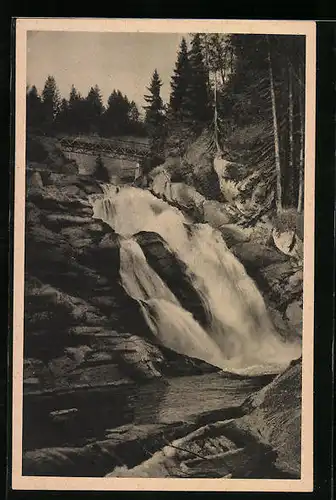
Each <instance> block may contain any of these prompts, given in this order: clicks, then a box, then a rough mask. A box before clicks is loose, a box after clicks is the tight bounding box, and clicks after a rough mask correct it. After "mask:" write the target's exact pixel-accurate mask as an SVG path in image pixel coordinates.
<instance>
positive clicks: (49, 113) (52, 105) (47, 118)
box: [42, 75, 60, 133]
mask: <svg viewBox="0 0 336 500" xmlns="http://www.w3.org/2000/svg"><path fill="white" fill-rule="evenodd" d="M42 103H43V114H44V126H45V128H46V131H47V132H49V133H50V132H52V128H53V123H54V121H55V119H56V116H57V114H58V112H59V107H60V94H59V90H58V88H57V85H56V81H55V78H54V77H53V76H51V75H49V76H48V77H47V79H46V82H45V84H44V88H43V91H42Z"/></svg>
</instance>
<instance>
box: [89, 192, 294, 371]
mask: <svg viewBox="0 0 336 500" xmlns="http://www.w3.org/2000/svg"><path fill="white" fill-rule="evenodd" d="M92 203H93V207H94V217H95V218H99V219H102V220H104V221H105V222H106V223H108V224H109V225H110V226H111V227H113V229H114V230H115V231H116V232H117V233H118V234H120V236H121V248H120V276H121V280H122V283H123V286H124V288H125V290H126V291H127V293H128V294H129V295H130V296H132V297H133V298H135V299H136V300H138V301H139V303H140V304H141V308H142V311H143V314H144V317H145V318H146V321H147V322H148V324H149V326H150V328H151V330H152V332H153V333H154V334H155V335H156V336H157V337H158V338H159V339H160V341H161V342H162V343H163V344H164V345H166V346H167V347H170V348H172V349H175V350H176V351H177V352H180V353H182V354H186V355H189V356H193V357H197V358H200V359H203V360H205V361H207V362H210V363H212V364H214V365H216V366H220V367H221V368H223V369H226V370H232V371H247V372H250V373H251V372H253V371H259V372H266V371H279V370H281V369H283V368H284V366H286V365H287V364H288V362H289V361H290V360H292V359H294V358H297V357H298V356H300V351H301V347H300V345H299V344H295V343H289V342H287V343H286V342H284V341H283V340H282V339H281V338H280V337H279V336H278V334H277V332H276V331H275V329H274V327H273V324H272V322H271V321H270V318H269V316H268V313H267V310H266V306H265V303H264V300H263V298H262V296H261V294H260V292H259V290H258V288H257V287H256V285H255V283H254V282H253V280H252V279H251V278H250V277H249V276H248V274H247V273H246V271H245V269H244V267H243V266H242V264H241V263H240V262H239V261H238V260H237V259H236V258H235V256H234V255H233V254H232V253H231V251H230V250H229V249H228V248H227V246H226V244H225V242H224V241H223V239H222V237H221V235H220V233H219V232H218V231H216V230H214V229H213V228H211V227H210V226H209V225H208V224H192V225H189V224H188V223H187V220H186V219H185V217H184V215H183V214H182V213H181V212H180V211H179V210H178V209H176V208H173V207H171V206H170V205H169V204H167V203H165V202H163V201H161V200H159V199H157V198H155V196H153V195H152V194H151V193H150V192H148V191H144V190H141V189H138V188H134V187H123V188H121V189H120V191H118V192H117V188H116V187H115V186H112V185H105V186H104V195H103V196H101V197H96V198H95V199H94V200H92ZM139 231H153V232H156V233H158V234H160V235H161V237H162V238H163V239H164V240H165V241H166V242H167V244H168V246H169V247H170V249H171V250H172V251H173V252H174V253H175V254H176V255H177V256H178V257H179V259H180V260H181V261H183V262H184V263H185V265H186V268H187V270H188V272H189V275H190V279H191V280H192V283H193V286H194V288H195V289H196V290H197V292H198V293H199V295H200V296H201V297H202V299H203V302H204V303H205V304H206V306H207V311H208V315H209V318H208V319H209V325H208V328H206V331H205V330H204V329H203V328H202V327H201V326H200V325H199V324H198V323H197V322H196V320H195V319H194V318H193V316H192V314H191V313H190V312H188V311H186V310H184V309H183V308H182V307H181V305H180V304H179V302H178V300H177V299H176V297H175V296H174V294H173V293H172V292H171V291H170V290H169V288H168V287H167V285H166V284H165V283H164V282H163V281H162V279H161V278H160V277H159V276H158V275H157V274H156V273H155V272H154V270H153V269H152V268H151V267H150V266H149V264H148V263H147V261H146V258H145V256H144V254H143V252H142V249H141V247H140V246H139V245H138V243H136V242H135V240H133V239H132V236H133V235H134V234H136V233H137V232H139Z"/></svg>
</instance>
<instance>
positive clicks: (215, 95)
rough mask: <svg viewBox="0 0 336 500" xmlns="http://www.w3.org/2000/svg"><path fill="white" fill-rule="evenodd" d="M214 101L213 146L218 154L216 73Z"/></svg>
mask: <svg viewBox="0 0 336 500" xmlns="http://www.w3.org/2000/svg"><path fill="white" fill-rule="evenodd" d="M214 100H215V113H214V122H215V145H216V152H217V153H219V151H220V147H219V144H218V112H217V71H215V92H214Z"/></svg>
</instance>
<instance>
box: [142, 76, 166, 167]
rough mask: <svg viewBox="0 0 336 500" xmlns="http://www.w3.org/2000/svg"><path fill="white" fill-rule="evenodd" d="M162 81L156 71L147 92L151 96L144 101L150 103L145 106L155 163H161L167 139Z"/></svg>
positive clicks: (146, 96) (146, 123)
mask: <svg viewBox="0 0 336 500" xmlns="http://www.w3.org/2000/svg"><path fill="white" fill-rule="evenodd" d="M161 87H162V81H161V79H160V76H159V74H158V72H157V70H156V69H155V70H154V73H153V76H152V79H151V83H150V86H149V87H147V90H148V91H149V92H150V94H149V95H145V96H144V99H145V101H146V102H147V103H148V105H147V106H144V109H145V110H146V116H145V125H146V127H147V130H148V135H149V137H150V147H151V153H152V157H153V161H154V162H157V161H159V158H160V156H161V155H162V152H163V145H164V139H165V115H164V105H163V101H162V98H161V95H160V93H161Z"/></svg>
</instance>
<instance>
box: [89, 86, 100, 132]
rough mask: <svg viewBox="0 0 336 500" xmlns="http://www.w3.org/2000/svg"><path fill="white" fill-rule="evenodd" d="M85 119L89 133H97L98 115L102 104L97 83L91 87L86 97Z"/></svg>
mask: <svg viewBox="0 0 336 500" xmlns="http://www.w3.org/2000/svg"><path fill="white" fill-rule="evenodd" d="M85 107H86V110H87V112H86V117H85V118H86V121H87V129H88V132H89V133H97V132H98V131H99V129H100V117H101V115H102V114H103V111H104V106H103V101H102V97H101V92H100V89H99V87H98V85H95V86H94V87H91V88H90V90H89V93H88V95H87V97H86V106H85Z"/></svg>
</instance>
